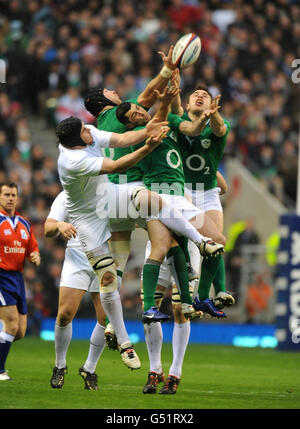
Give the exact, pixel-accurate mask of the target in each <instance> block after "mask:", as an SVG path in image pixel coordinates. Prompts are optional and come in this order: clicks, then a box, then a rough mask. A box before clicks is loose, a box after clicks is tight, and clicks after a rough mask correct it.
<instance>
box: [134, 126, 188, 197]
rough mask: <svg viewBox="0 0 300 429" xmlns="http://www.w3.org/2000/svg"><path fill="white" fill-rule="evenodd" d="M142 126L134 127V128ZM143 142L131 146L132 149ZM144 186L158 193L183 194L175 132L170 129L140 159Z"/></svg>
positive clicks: (179, 154)
mask: <svg viewBox="0 0 300 429" xmlns="http://www.w3.org/2000/svg"><path fill="white" fill-rule="evenodd" d="M142 128H144V127H136V128H135V130H138V129H142ZM143 144H144V143H142V144H140V145H137V146H132V147H131V148H132V151H134V150H136V149H137V148H138V147H140V146H142V145H143ZM139 165H140V167H141V168H142V170H143V181H144V184H145V186H146V187H147V188H148V189H151V190H152V191H155V192H157V193H160V194H169V195H180V196H182V195H184V172H183V164H182V157H181V153H180V149H179V147H178V145H177V136H176V133H174V132H172V131H170V132H169V133H168V135H167V137H165V138H164V139H163V141H162V142H161V143H160V145H159V146H158V147H157V148H156V149H155V150H154V151H153V152H151V153H150V154H149V155H147V156H146V157H145V158H144V159H142V161H140V162H139Z"/></svg>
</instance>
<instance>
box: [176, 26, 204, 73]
mask: <svg viewBox="0 0 300 429" xmlns="http://www.w3.org/2000/svg"><path fill="white" fill-rule="evenodd" d="M200 52H201V40H200V37H199V36H197V34H195V33H188V34H185V35H184V36H182V37H181V38H180V39H179V40H178V41H177V42H176V45H175V46H174V50H173V55H172V61H173V64H175V65H176V66H177V67H178V68H180V69H185V68H187V67H189V66H191V65H192V64H194V63H195V62H196V61H197V59H198V57H199V55H200Z"/></svg>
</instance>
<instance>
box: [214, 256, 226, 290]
mask: <svg viewBox="0 0 300 429" xmlns="http://www.w3.org/2000/svg"><path fill="white" fill-rule="evenodd" d="M213 284H214V288H215V294H216V295H217V294H218V293H219V292H226V275H225V264H224V258H223V257H222V258H220V261H219V266H218V268H217V271H216V274H215V278H214V281H213Z"/></svg>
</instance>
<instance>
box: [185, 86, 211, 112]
mask: <svg viewBox="0 0 300 429" xmlns="http://www.w3.org/2000/svg"><path fill="white" fill-rule="evenodd" d="M211 102H212V95H211V93H210V92H209V91H208V89H207V88H205V87H204V86H198V88H196V89H195V91H193V92H192V93H191V95H190V96H189V99H188V103H187V105H186V108H187V111H188V112H195V113H196V112H199V113H202V112H204V110H206V109H209V107H210V104H211Z"/></svg>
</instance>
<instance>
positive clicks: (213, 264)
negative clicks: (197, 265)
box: [198, 255, 222, 301]
mask: <svg viewBox="0 0 300 429" xmlns="http://www.w3.org/2000/svg"><path fill="white" fill-rule="evenodd" d="M220 259H222V255H218V256H208V257H207V258H203V261H202V266H201V275H200V281H199V287H198V294H199V299H200V301H201V300H203V299H207V298H209V291H210V287H211V284H212V283H213V280H214V278H215V275H216V271H217V269H218V268H219V263H220Z"/></svg>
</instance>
